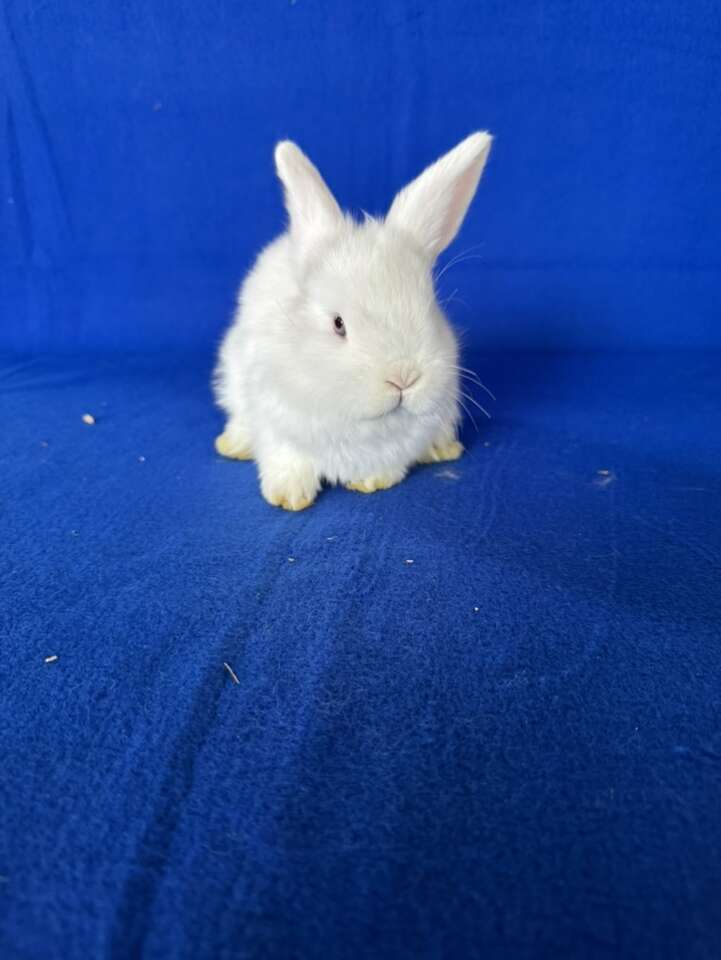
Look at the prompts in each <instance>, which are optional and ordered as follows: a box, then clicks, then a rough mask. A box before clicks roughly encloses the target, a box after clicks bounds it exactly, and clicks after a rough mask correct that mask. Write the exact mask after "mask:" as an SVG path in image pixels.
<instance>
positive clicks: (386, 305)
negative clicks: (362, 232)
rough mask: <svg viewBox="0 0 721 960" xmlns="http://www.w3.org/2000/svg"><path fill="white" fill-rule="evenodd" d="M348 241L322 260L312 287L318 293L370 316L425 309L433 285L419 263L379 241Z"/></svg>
mask: <svg viewBox="0 0 721 960" xmlns="http://www.w3.org/2000/svg"><path fill="white" fill-rule="evenodd" d="M352 241H354V242H346V243H341V244H338V246H337V247H335V248H333V249H331V250H330V251H329V252H328V254H327V256H326V257H325V258H324V262H323V264H322V266H321V269H320V270H319V273H318V276H317V278H316V281H317V282H316V284H315V286H316V287H317V289H318V290H319V291H321V292H323V293H325V294H326V295H330V296H331V297H335V298H336V299H338V300H342V301H343V303H345V304H347V305H348V307H349V308H350V309H354V308H355V309H358V310H361V311H363V312H364V313H368V314H370V315H377V314H384V315H385V314H387V313H388V312H395V311H396V310H401V311H403V312H404V313H406V314H407V313H416V312H419V311H422V312H425V311H426V310H427V309H428V307H429V305H430V303H432V301H433V285H432V281H431V277H430V273H429V271H428V269H427V267H426V266H425V264H424V263H423V262H422V261H421V260H420V259H418V258H416V257H414V256H413V255H412V253H411V254H409V251H408V249H407V248H404V247H403V246H402V245H400V244H396V243H392V242H385V241H384V240H382V239H380V238H371V237H368V238H365V237H362V236H361V237H359V236H356V237H354V238H352ZM363 241H365V242H363ZM339 305H340V304H339Z"/></svg>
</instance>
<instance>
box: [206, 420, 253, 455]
mask: <svg viewBox="0 0 721 960" xmlns="http://www.w3.org/2000/svg"><path fill="white" fill-rule="evenodd" d="M215 449H216V450H217V451H218V453H219V454H220V455H221V457H229V458H230V459H231V460H252V459H253V451H252V450H251V448H250V436H249V435H248V431H247V430H246V429H245V428H244V427H242V426H241V425H240V424H239V423H238V422H237V420H235V419H231V420H229V421H228V423H227V424H226V426H225V430H224V431H223V432H222V433H221V434H220V436H218V437H216V438H215Z"/></svg>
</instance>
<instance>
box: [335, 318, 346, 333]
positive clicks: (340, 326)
mask: <svg viewBox="0 0 721 960" xmlns="http://www.w3.org/2000/svg"><path fill="white" fill-rule="evenodd" d="M333 329H334V330H335V332H336V333H337V334H338V336H339V337H344V336H345V333H346V330H345V324H344V323H343V317H336V318H335V319H334V321H333Z"/></svg>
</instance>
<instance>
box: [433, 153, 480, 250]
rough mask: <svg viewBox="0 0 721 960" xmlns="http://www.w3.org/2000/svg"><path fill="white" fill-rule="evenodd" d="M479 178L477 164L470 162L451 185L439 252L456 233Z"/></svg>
mask: <svg viewBox="0 0 721 960" xmlns="http://www.w3.org/2000/svg"><path fill="white" fill-rule="evenodd" d="M479 179H480V170H479V164H478V163H472V164H471V165H470V166H469V168H468V169H467V170H466V172H465V173H464V174H462V176H460V177H459V178H458V180H456V182H455V184H454V185H453V190H452V195H451V200H450V204H449V206H448V210H447V211H446V216H445V217H444V222H443V236H442V237H441V247H440V249H439V251H438V252H439V253H440V252H441V250H444V249H445V248H446V247H447V246H448V244H449V243H450V242H451V240H453V238H454V237H455V235H456V234H457V233H458V231H459V229H460V226H461V223H462V222H463V218H464V217H465V215H466V210H467V209H468V207H469V204H470V202H471V200H472V199H473V194H474V193H475V192H476V188H477V186H478V181H479Z"/></svg>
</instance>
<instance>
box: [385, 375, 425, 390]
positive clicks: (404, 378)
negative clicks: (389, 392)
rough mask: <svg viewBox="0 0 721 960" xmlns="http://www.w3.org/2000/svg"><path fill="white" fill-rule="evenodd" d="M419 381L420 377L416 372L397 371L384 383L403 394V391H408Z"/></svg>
mask: <svg viewBox="0 0 721 960" xmlns="http://www.w3.org/2000/svg"><path fill="white" fill-rule="evenodd" d="M420 379H421V375H420V373H419V372H418V370H402V371H401V370H399V371H396V373H394V374H393V376H392V377H390V378H389V379H388V380H386V383H387V384H388V385H389V386H391V387H395V388H396V389H397V390H400V391H401V393H403V391H404V390H409V389H410V388H411V387H412V386H413V385H414V384H415V383H418V381H419V380H420Z"/></svg>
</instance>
